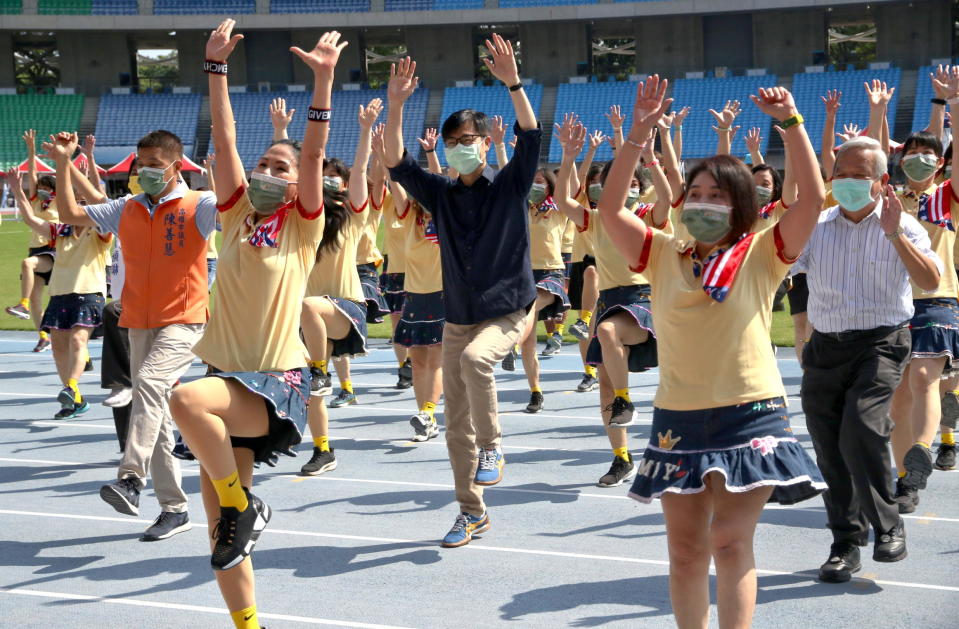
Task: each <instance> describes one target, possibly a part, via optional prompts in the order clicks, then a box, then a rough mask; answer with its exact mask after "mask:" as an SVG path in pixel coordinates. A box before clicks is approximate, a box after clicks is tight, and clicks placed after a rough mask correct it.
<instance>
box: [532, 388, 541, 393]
mask: <svg viewBox="0 0 959 629" xmlns="http://www.w3.org/2000/svg"><path fill="white" fill-rule="evenodd" d="M529 392H530V393H542V392H543V390H542V389H541V388H540V387H530V388H529Z"/></svg>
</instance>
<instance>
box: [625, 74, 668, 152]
mask: <svg viewBox="0 0 959 629" xmlns="http://www.w3.org/2000/svg"><path fill="white" fill-rule="evenodd" d="M667 87H669V81H668V80H666V79H663V80H660V79H659V75H658V74H654V75H652V76H651V77H649V78H647V79H646V80H645V81H640V83H639V85H638V86H637V88H636V101H635V102H634V103H633V124H632V127H631V128H630V130H629V139H630V140H631V141H633V142H636V143H637V144H638V143H640V142H644V141H645V140H646V138H648V137H649V135H650V134H651V133H652V131H653V128H654V127H655V126H656V124H657V123H658V122H659V120H660V118H662V117H663V114H664V113H665V112H666V111H667V110H668V109H669V106H670V105H672V104H673V99H672V98H666V88H667Z"/></svg>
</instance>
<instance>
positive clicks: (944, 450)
mask: <svg viewBox="0 0 959 629" xmlns="http://www.w3.org/2000/svg"><path fill="white" fill-rule="evenodd" d="M933 465H934V466H935V468H936V469H937V470H954V469H956V444H952V445H948V446H947V445H946V444H944V443H940V444H939V450H937V451H936V462H935V463H934V464H933Z"/></svg>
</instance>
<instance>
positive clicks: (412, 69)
mask: <svg viewBox="0 0 959 629" xmlns="http://www.w3.org/2000/svg"><path fill="white" fill-rule="evenodd" d="M419 84H420V77H418V76H416V62H415V61H413V60H412V59H410V58H409V57H406V58H404V59H400V62H399V63H398V64H396V63H394V64H392V65H390V82H389V84H388V85H387V87H386V96H387V99H388V100H389V101H390V102H391V103H397V104H403V103H405V102H406V100H407V99H408V98H409V97H410V96H412V94H413V92H415V91H416V88H417V86H418V85H419Z"/></svg>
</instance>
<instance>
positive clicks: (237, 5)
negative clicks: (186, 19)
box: [153, 0, 256, 15]
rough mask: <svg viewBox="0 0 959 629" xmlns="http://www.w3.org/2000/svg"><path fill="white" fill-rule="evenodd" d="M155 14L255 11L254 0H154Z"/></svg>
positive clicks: (232, 13)
mask: <svg viewBox="0 0 959 629" xmlns="http://www.w3.org/2000/svg"><path fill="white" fill-rule="evenodd" d="M153 13H155V14H156V15H213V14H216V15H221V14H222V15H236V14H238V13H256V0H204V1H203V2H197V0H156V1H155V2H154V3H153Z"/></svg>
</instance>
